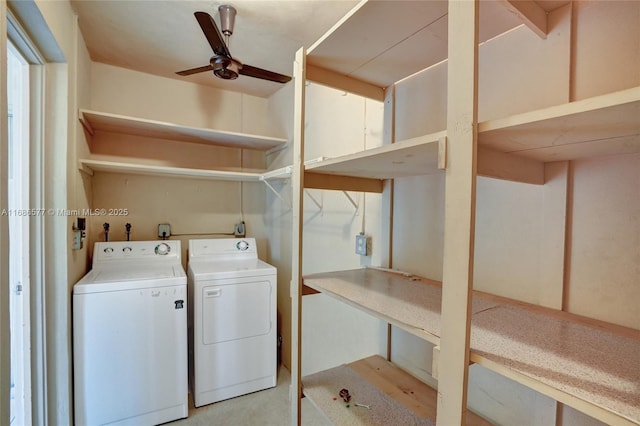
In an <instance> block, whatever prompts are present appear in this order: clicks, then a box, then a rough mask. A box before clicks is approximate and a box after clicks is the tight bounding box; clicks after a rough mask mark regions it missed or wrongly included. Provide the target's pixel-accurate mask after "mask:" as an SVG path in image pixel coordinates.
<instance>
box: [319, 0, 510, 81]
mask: <svg viewBox="0 0 640 426" xmlns="http://www.w3.org/2000/svg"><path fill="white" fill-rule="evenodd" d="M447 14H448V2H447V1H430V2H411V1H407V2H380V1H364V2H361V3H358V5H357V6H356V7H354V8H353V9H352V10H351V11H350V12H349V13H348V14H347V15H345V17H344V18H343V19H342V20H340V21H339V22H338V23H337V24H336V25H335V26H334V27H333V28H331V29H330V30H329V31H328V32H327V33H326V34H324V35H323V36H322V37H321V38H320V39H319V40H318V41H316V43H314V45H312V46H311V47H310V48H309V50H308V57H307V63H308V64H309V65H311V66H314V67H318V68H322V69H325V70H329V71H332V72H335V73H338V74H342V75H345V76H348V77H350V78H353V79H355V80H359V81H363V82H366V83H369V84H372V85H374V86H377V87H382V88H385V87H389V86H390V85H391V84H393V83H396V82H398V81H399V80H401V79H403V78H405V77H408V76H410V75H412V74H415V73H416V72H418V71H420V70H423V69H425V68H428V67H430V66H431V65H434V64H436V63H438V62H441V61H443V60H445V59H446V58H447V38H448V37H447V24H448V22H447V21H448V19H447ZM371 22H377V23H378V24H377V25H374V26H372V25H371ZM389 22H402V25H400V26H398V25H387V24H388V23H389ZM520 24H522V21H521V20H520V19H519V17H518V16H516V15H514V14H512V13H510V12H509V11H508V9H507V7H505V5H503V4H502V3H501V2H495V1H491V2H488V1H487V2H481V3H480V29H479V31H480V34H479V39H480V42H482V41H486V40H488V39H490V38H492V37H495V36H497V35H498V34H501V33H503V32H505V31H508V30H510V29H512V28H515V27H516V26H518V25H520ZM416 52H420V54H416ZM389 64H397V65H396V66H389Z"/></svg>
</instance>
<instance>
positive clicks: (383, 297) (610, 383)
mask: <svg viewBox="0 0 640 426" xmlns="http://www.w3.org/2000/svg"><path fill="white" fill-rule="evenodd" d="M304 284H305V285H306V286H308V287H311V288H313V289H314V290H316V291H319V292H322V293H325V294H327V295H329V296H331V297H333V298H335V299H337V300H340V301H342V302H344V303H347V304H349V305H351V306H354V307H355V308H357V309H360V310H362V311H365V312H367V313H369V314H371V315H373V316H375V317H377V318H380V319H382V320H383V321H386V322H388V323H390V324H393V325H395V326H397V327H399V328H401V329H403V330H405V331H407V332H409V333H411V334H413V335H415V336H418V337H420V338H422V339H424V340H427V341H429V342H431V343H433V344H435V345H439V344H440V335H441V318H440V313H441V299H442V295H441V292H442V291H441V290H442V289H441V283H439V282H436V281H432V280H429V279H426V278H422V277H416V276H413V275H409V274H402V273H398V272H385V271H380V270H376V269H373V268H368V269H357V270H349V271H338V272H329V273H320V274H311V275H307V276H305V277H304ZM611 348H615V351H612V350H611ZM471 360H472V361H473V362H475V363H477V364H479V365H483V366H485V367H486V368H488V369H490V370H493V371H496V372H497V373H499V374H502V375H504V376H506V377H509V378H511V379H513V380H515V381H518V382H520V383H522V384H524V385H526V386H529V387H531V388H533V389H535V390H537V391H539V392H541V393H543V394H545V395H549V396H552V397H553V398H556V399H557V400H560V401H562V402H564V403H565V404H567V405H570V406H572V407H574V408H576V409H578V410H584V411H587V412H589V413H590V414H591V415H592V416H594V417H595V418H597V419H599V420H601V421H603V422H606V423H609V424H640V407H639V406H638V405H637V401H638V400H640V370H638V368H637V365H638V364H639V363H640V331H636V330H631V329H624V328H621V327H617V326H614V325H611V324H606V323H602V322H598V321H593V320H586V319H585V318H582V317H577V316H575V315H571V314H567V313H565V312H560V311H552V310H549V309H545V308H540V307H535V306H533V305H528V304H524V303H519V302H515V301H511V300H508V299H504V298H497V297H492V296H489V295H485V294H482V293H474V295H473V299H472V319H471ZM303 382H304V383H305V388H306V381H305V380H304V379H303Z"/></svg>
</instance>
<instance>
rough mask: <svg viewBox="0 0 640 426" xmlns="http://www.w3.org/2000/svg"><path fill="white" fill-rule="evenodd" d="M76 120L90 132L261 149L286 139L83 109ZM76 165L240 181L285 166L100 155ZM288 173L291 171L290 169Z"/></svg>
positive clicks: (90, 169)
mask: <svg viewBox="0 0 640 426" xmlns="http://www.w3.org/2000/svg"><path fill="white" fill-rule="evenodd" d="M79 120H80V122H81V123H82V125H83V126H84V128H85V129H86V131H87V132H88V133H89V134H90V135H91V136H93V135H94V134H95V133H96V132H109V133H120V134H126V135H134V136H143V137H149V138H158V139H167V140H172V141H178V142H190V143H202V144H209V145H216V146H225V147H232V148H241V149H253V150H260V151H266V150H269V149H272V148H276V147H278V146H280V145H283V144H286V143H287V140H286V139H282V138H274V137H270V136H261V135H252V134H246V133H238V132H228V131H221V130H214V129H205V128H199V127H191V126H183V125H179V124H175V123H167V122H163V121H156V120H149V119H144V118H138V117H129V116H124V115H118V114H110V113H105V112H98V111H89V110H84V109H81V110H80V111H79ZM79 169H80V170H81V171H83V172H86V173H88V174H90V175H93V173H94V171H99V172H109V173H130V174H137V175H151V176H169V177H182V178H192V179H210V180H228V181H242V182H257V181H265V178H266V179H269V178H271V177H273V176H277V175H278V174H282V173H286V170H285V169H279V170H277V171H266V170H232V169H228V170H225V169H217V170H207V169H195V168H185V167H173V166H162V165H157V164H148V163H142V162H139V161H137V162H136V161H133V160H132V161H109V160H104V159H102V158H91V157H90V158H87V159H80V160H79ZM288 173H289V174H290V169H289V172H288Z"/></svg>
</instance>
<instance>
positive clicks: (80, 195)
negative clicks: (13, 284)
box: [67, 29, 92, 283]
mask: <svg viewBox="0 0 640 426" xmlns="http://www.w3.org/2000/svg"><path fill="white" fill-rule="evenodd" d="M75 51H76V54H77V57H76V66H75V67H74V69H73V71H74V75H75V77H74V78H73V81H74V82H75V91H76V103H75V105H74V106H73V107H72V108H75V107H76V106H77V108H85V107H88V106H89V105H90V102H91V100H90V93H91V59H90V57H89V52H88V51H87V47H86V46H85V44H84V40H83V39H82V35H81V33H80V30H79V29H77V31H76V49H75ZM74 118H75V115H74V114H70V125H71V129H73V130H72V131H73V132H74V138H73V139H72V140H73V141H74V142H75V143H73V144H72V143H71V141H70V146H69V168H68V170H67V176H68V180H69V182H68V189H69V194H68V197H69V208H70V209H87V208H90V206H91V199H92V192H91V181H90V179H89V178H88V177H87V176H86V175H85V174H83V173H81V172H80V171H79V170H78V168H77V167H74V165H75V164H77V161H78V159H79V158H87V157H88V155H89V152H90V147H89V144H90V139H87V138H86V135H85V132H84V129H83V127H82V125H81V124H80V122H79V121H77V120H75V119H74ZM75 222H76V218H73V217H71V218H69V223H68V227H69V228H71V227H72V225H73V224H75ZM88 246H89V242H88V241H87V240H85V241H84V245H83V248H82V249H81V250H71V251H70V252H69V282H71V283H75V282H77V281H78V280H79V279H80V278H81V277H82V276H83V275H84V274H85V273H86V272H87V270H88V267H89V250H88Z"/></svg>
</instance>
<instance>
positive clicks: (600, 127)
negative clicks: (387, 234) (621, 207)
mask: <svg viewBox="0 0 640 426" xmlns="http://www.w3.org/2000/svg"><path fill="white" fill-rule="evenodd" d="M638 117H640V87H635V88H632V89H628V90H623V91H620V92H615V93H610V94H607V95H602V96H597V97H593V98H590V99H585V100H582V101H577V102H572V103H568V104H564V105H557V106H553V107H549V108H544V109H541V110H537V111H531V112H527V113H524V114H517V115H514V116H511V117H506V118H502V119H497V120H489V121H485V122H482V123H479V124H478V145H479V147H480V151H479V153H480V156H479V164H478V173H479V174H481V175H485V176H491V177H496V178H505V179H510V180H519V181H525V182H528V183H535V184H542V183H544V178H543V173H544V169H543V167H542V166H541V163H542V162H548V161H560V160H569V159H575V158H584V157H591V156H601V155H616V154H628V153H634V152H640V118H638ZM491 152H494V153H495V152H497V153H504V154H508V155H515V156H516V157H517V158H513V157H506V158H505V157H496V156H495V154H494V155H488V154H489V153H491ZM446 155H447V154H446V132H439V133H433V134H429V135H424V136H420V137H416V138H413V139H409V140H405V141H400V142H397V143H395V144H391V145H384V146H381V147H377V148H373V149H368V150H365V151H361V152H357V153H354V154H349V155H344V156H341V157H336V158H329V159H324V160H322V161H318V162H314V163H310V164H307V165H305V186H306V187H310V188H324V189H343V190H362V191H370V192H381V191H382V183H381V182H380V181H382V180H384V179H390V178H401V177H407V176H417V175H427V174H432V173H437V172H439V171H441V170H442V169H444V168H445V167H446ZM522 157H525V158H522ZM527 159H531V160H532V161H533V163H526V164H523V163H519V162H516V161H515V160H519V161H521V160H527ZM538 162H540V165H539V166H538V165H537V164H536V163H538ZM514 164H516V165H518V167H517V169H518V170H515V171H514V170H509V169H510V168H511V169H512V168H513V167H514ZM525 167H533V168H532V170H533V172H532V173H530V176H528V177H526V178H522V177H517V176H518V173H519V172H520V173H521V172H522V170H523V169H524V168H525ZM375 181H378V182H375ZM363 182H364V184H363Z"/></svg>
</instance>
